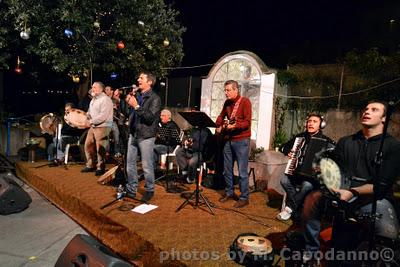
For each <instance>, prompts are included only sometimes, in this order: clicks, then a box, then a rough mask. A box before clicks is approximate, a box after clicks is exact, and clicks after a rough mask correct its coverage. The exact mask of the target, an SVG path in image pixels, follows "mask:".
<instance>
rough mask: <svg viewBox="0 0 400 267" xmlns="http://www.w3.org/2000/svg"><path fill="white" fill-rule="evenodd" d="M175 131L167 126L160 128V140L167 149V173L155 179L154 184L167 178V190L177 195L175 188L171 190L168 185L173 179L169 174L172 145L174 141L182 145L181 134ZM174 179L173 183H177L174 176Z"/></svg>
mask: <svg viewBox="0 0 400 267" xmlns="http://www.w3.org/2000/svg"><path fill="white" fill-rule="evenodd" d="M174 130H175V129H173V128H172V126H171V127H168V126H167V125H166V126H165V127H160V128H158V134H159V135H160V139H161V140H163V141H164V142H165V145H166V147H167V155H166V159H165V161H166V162H165V165H166V168H165V172H164V174H163V175H161V176H160V177H158V178H157V179H155V180H154V182H158V181H160V180H161V179H164V178H165V183H166V187H167V188H166V190H167V192H169V193H175V191H176V190H175V189H174V188H170V187H169V185H168V181H169V180H170V179H171V175H170V172H169V163H170V162H169V157H170V153H171V152H172V151H171V149H170V148H171V144H173V143H174V142H173V141H174V140H175V143H177V144H179V143H180V136H179V135H180V133H179V132H178V131H174ZM172 177H173V182H175V178H174V176H172ZM171 180H172V179H171Z"/></svg>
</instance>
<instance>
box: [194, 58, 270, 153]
mask: <svg viewBox="0 0 400 267" xmlns="http://www.w3.org/2000/svg"><path fill="white" fill-rule="evenodd" d="M227 80H236V81H238V83H239V85H240V92H241V95H243V96H246V97H248V98H249V99H250V101H251V103H252V114H253V118H252V122H251V139H253V140H255V142H256V146H257V147H264V148H265V149H269V147H270V143H271V136H272V134H271V131H272V127H271V126H272V117H273V107H274V105H273V95H274V90H275V83H276V71H275V70H272V69H269V68H268V67H267V66H266V65H265V64H264V62H263V61H262V60H261V59H260V58H259V57H258V56H257V55H256V54H254V53H252V52H249V51H236V52H232V53H229V54H226V55H224V56H223V57H222V58H221V59H219V60H218V62H217V63H216V64H215V65H214V66H213V67H212V68H211V70H210V72H209V74H208V76H207V77H206V78H204V79H202V83H201V106H200V109H201V111H203V112H205V113H206V114H207V115H209V116H210V117H211V119H213V120H214V121H215V120H216V118H217V117H218V115H219V113H220V112H221V109H222V106H223V103H224V101H225V99H226V97H225V94H224V83H225V81H227Z"/></svg>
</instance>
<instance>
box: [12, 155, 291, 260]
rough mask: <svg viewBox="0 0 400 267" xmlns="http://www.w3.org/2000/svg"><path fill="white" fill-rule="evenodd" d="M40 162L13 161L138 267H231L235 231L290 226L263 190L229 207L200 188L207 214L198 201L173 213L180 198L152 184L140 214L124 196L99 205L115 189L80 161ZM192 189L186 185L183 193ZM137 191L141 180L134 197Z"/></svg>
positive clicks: (276, 230) (272, 231)
mask: <svg viewBox="0 0 400 267" xmlns="http://www.w3.org/2000/svg"><path fill="white" fill-rule="evenodd" d="M43 164H44V162H37V163H28V162H18V163H17V165H16V166H17V174H18V176H19V177H21V178H22V179H24V180H25V181H26V182H28V183H29V184H30V185H31V186H33V187H34V188H35V189H36V190H37V191H39V192H40V193H41V194H42V195H44V196H45V197H46V198H48V199H49V200H50V201H51V202H52V203H54V204H55V205H57V206H58V207H59V208H60V209H61V210H63V211H64V212H65V213H66V214H67V215H69V216H70V217H71V218H72V219H74V220H75V221H76V222H78V223H79V224H80V225H81V226H82V227H83V228H84V229H85V230H86V231H87V232H88V233H90V234H91V235H92V236H94V237H95V238H97V239H98V240H100V241H101V242H102V243H104V244H105V245H106V246H107V247H109V248H111V249H112V250H113V251H115V252H116V253H118V254H119V255H121V257H123V258H125V259H127V260H130V261H131V262H133V263H134V264H136V265H139V266H237V264H236V263H235V262H233V261H232V260H230V259H229V253H228V252H229V251H228V249H229V246H230V245H231V243H232V241H233V240H234V239H235V238H236V237H237V236H238V235H239V234H241V233H256V234H258V235H260V236H267V238H268V236H279V239H281V238H280V237H281V236H284V232H285V231H286V230H287V229H288V228H289V226H290V224H286V223H282V222H279V221H277V220H276V219H275V216H276V214H277V213H278V209H277V208H271V207H269V206H267V205H266V201H267V194H266V193H265V192H255V193H252V194H251V195H250V205H248V206H247V207H245V208H242V209H235V208H233V204H234V202H233V201H229V202H227V203H220V202H218V199H219V198H220V197H221V195H222V194H223V191H216V190H213V189H208V188H203V195H204V196H205V197H206V198H207V199H208V200H209V202H210V203H211V204H212V205H213V206H214V208H213V210H214V212H215V215H212V214H211V213H210V212H209V210H208V208H207V206H205V205H204V204H200V205H199V207H198V208H194V207H193V206H192V205H186V206H185V207H184V208H183V209H182V210H180V211H179V212H176V209H177V208H178V207H179V206H180V205H181V204H182V203H183V202H184V200H185V199H184V198H182V197H181V194H177V193H168V192H166V190H165V188H164V187H163V186H161V185H156V191H155V196H154V198H153V199H152V200H151V201H150V204H153V205H156V206H158V208H156V209H155V210H152V211H150V212H148V213H146V214H139V213H135V212H132V211H131V209H132V208H133V207H134V206H138V205H140V203H139V202H137V201H134V200H130V199H127V198H125V199H124V200H123V201H117V202H115V203H114V204H112V205H110V206H108V207H106V208H104V209H101V208H100V207H102V206H103V205H104V204H106V203H109V202H110V201H112V200H113V199H115V193H116V190H115V187H113V186H110V185H100V184H98V183H97V177H95V176H94V174H93V173H81V172H80V169H81V168H82V167H83V166H82V165H70V166H68V167H67V168H65V167H64V166H58V167H48V166H44V167H40V168H36V167H37V166H41V165H43ZM108 167H109V168H111V167H112V166H108ZM194 189H195V186H194V185H190V187H189V192H192V191H193V190H194ZM143 193H144V189H143V181H142V182H141V183H140V189H139V196H138V197H140V196H141V194H143ZM191 203H193V202H191ZM272 241H273V246H275V244H276V243H275V241H274V240H272ZM281 241H282V240H277V242H281ZM277 246H278V244H277Z"/></svg>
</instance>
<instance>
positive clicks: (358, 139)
mask: <svg viewBox="0 0 400 267" xmlns="http://www.w3.org/2000/svg"><path fill="white" fill-rule="evenodd" d="M386 110H387V105H386V103H384V102H379V101H374V102H370V103H369V104H368V105H367V106H366V108H365V109H364V111H363V113H362V116H361V124H362V129H361V130H360V131H358V132H357V133H355V134H353V135H351V136H347V137H343V138H341V139H340V140H339V142H338V144H337V146H336V148H335V155H336V156H337V158H338V159H339V161H340V166H341V167H342V168H344V170H347V171H348V174H349V177H350V188H348V189H338V190H335V191H336V192H337V193H338V194H339V196H340V199H341V200H343V201H346V202H348V201H350V200H352V201H351V207H353V208H352V209H351V210H352V211H353V212H355V215H356V216H358V215H359V216H363V215H367V214H368V213H370V212H371V207H372V201H373V197H374V194H375V196H376V198H377V199H378V201H377V210H376V212H377V214H379V215H380V216H381V217H378V218H376V223H375V234H376V235H378V236H381V237H384V238H387V239H388V240H395V239H396V238H397V236H398V233H399V223H398V220H397V215H396V212H395V209H394V208H393V190H392V187H393V183H394V180H395V179H396V178H397V177H398V176H399V175H400V142H399V141H398V140H396V139H395V138H394V137H392V136H390V135H389V134H388V135H387V136H386V137H385V143H384V146H383V150H382V165H381V168H380V172H379V173H378V174H377V175H375V174H374V172H375V168H376V163H375V157H376V154H377V152H378V150H379V147H380V144H381V137H382V133H383V128H384V122H385V120H386ZM376 178H378V179H379V181H376ZM354 199H355V200H354ZM324 200H325V197H324V196H323V194H322V193H321V191H314V192H311V193H310V194H309V195H308V196H307V197H306V199H305V202H304V210H303V221H304V223H305V225H304V229H303V230H304V239H305V249H306V252H308V253H307V255H308V256H307V260H308V259H310V258H311V259H310V260H315V259H312V255H313V254H312V253H313V252H316V251H318V250H319V245H320V243H319V240H318V236H319V233H320V231H321V218H322V216H323V214H324V208H323V206H324ZM335 231H337V232H340V231H343V230H341V229H336V230H335ZM346 234H347V235H348V233H346ZM370 234H372V233H370ZM356 236H357V235H356V234H353V235H352V238H355V237H356ZM365 236H368V235H364V237H365Z"/></svg>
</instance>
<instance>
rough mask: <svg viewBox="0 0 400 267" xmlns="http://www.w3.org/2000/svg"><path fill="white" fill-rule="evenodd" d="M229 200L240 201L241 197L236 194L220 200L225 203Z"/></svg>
mask: <svg viewBox="0 0 400 267" xmlns="http://www.w3.org/2000/svg"><path fill="white" fill-rule="evenodd" d="M229 200H239V197H238V196H237V195H236V194H233V195H232V196H228V195H225V196H223V197H221V198H220V199H219V202H222V203H224V202H227V201H229Z"/></svg>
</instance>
